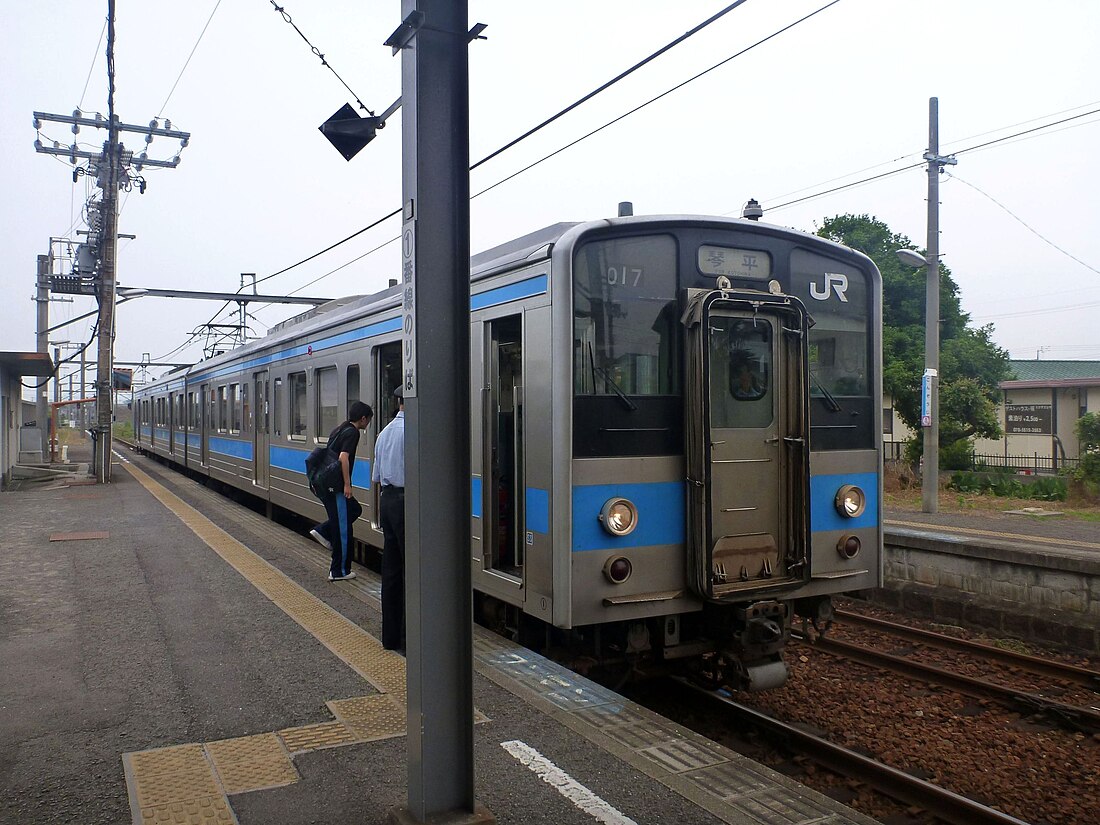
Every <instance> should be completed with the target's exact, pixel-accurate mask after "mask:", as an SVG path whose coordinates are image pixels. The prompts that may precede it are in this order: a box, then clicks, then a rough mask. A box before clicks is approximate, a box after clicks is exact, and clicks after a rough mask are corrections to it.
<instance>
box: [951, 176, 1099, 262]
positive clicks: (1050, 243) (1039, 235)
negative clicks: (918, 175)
mask: <svg viewBox="0 0 1100 825" xmlns="http://www.w3.org/2000/svg"><path fill="white" fill-rule="evenodd" d="M947 176H948V177H949V178H953V179H955V180H957V181H958V182H959V183H962V184H965V185H966V186H969V187H970V188H971V189H973V190H974V191H975V192H977V193H978V194H980V195H984V196H985V197H986V198H988V199H989V200H991V201H993V203H995V204H996V205H997V206H999V207H1000V208H1001V209H1003V210H1004V211H1005V212H1007V213H1008V214H1009V215H1011V216H1012V217H1013V218H1014V219H1015V220H1016V221H1017V222H1018V223H1019V224H1020V225H1021V226H1023V227H1024V228H1025V229H1026V230H1027V231H1028V232H1030V233H1031V234H1033V235H1034V236H1035V237H1037V238H1038V239H1039V240H1041V241H1042V242H1043V243H1045V244H1047V245H1048V246H1052V247H1054V248H1055V249H1057V250H1058V251H1059V252H1061V253H1062V254H1063V255H1065V256H1066V257H1067V258H1071V259H1072V260H1074V261H1077V263H1079V264H1081V266H1083V267H1085V269H1091V270H1092V271H1093V272H1095V273H1096V274H1097V275H1100V269H1097V268H1096V267H1094V266H1092V265H1091V264H1087V263H1085V262H1084V261H1082V260H1081V259H1080V258H1078V257H1077V256H1076V255H1072V254H1070V253H1069V252H1067V251H1066V250H1064V249H1062V247H1060V246H1058V244H1056V243H1054V241H1052V240H1050V238H1048V237H1046V236H1045V235H1043V234H1042V233H1041V232H1039V231H1038V230H1037V229H1035V227H1033V226H1031V225H1029V224H1028V223H1027V222H1026V221H1025V220H1024V219H1023V218H1021V217H1020V216H1019V215H1017V214H1016V213H1015V212H1013V211H1012V210H1011V209H1009V208H1008V207H1007V206H1005V205H1004V204H1003V203H1001V202H1000V201H999V200H997V199H996V198H995V197H993V196H992V195H990V194H989V193H988V192H986V191H984V190H982V189H979V188H978V187H977V186H975V185H974V184H972V183H970V182H969V181H965V180H963V179H962V178H960V177H959V176H958V175H954V174H952V173H951V172H947Z"/></svg>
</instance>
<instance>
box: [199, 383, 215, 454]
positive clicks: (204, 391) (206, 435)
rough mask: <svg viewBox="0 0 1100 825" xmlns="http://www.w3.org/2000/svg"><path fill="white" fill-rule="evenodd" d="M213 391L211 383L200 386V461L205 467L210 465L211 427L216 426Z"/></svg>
mask: <svg viewBox="0 0 1100 825" xmlns="http://www.w3.org/2000/svg"><path fill="white" fill-rule="evenodd" d="M212 392H213V390H211V389H210V385H209V384H203V385H202V386H200V387H199V432H200V433H201V436H200V439H199V442H200V443H199V463H201V464H202V466H203V467H207V466H209V465H210V428H211V427H213V426H214V417H213V416H212V415H211V410H212V409H213V406H214V399H213V396H212V395H211V393H212Z"/></svg>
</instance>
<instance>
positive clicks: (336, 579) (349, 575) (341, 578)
mask: <svg viewBox="0 0 1100 825" xmlns="http://www.w3.org/2000/svg"><path fill="white" fill-rule="evenodd" d="M354 578H355V571H354V570H352V571H350V572H348V573H345V574H344V575H342V576H334V575H332V574H331V573H329V574H328V580H329V581H330V582H343V581H347V580H348V579H354Z"/></svg>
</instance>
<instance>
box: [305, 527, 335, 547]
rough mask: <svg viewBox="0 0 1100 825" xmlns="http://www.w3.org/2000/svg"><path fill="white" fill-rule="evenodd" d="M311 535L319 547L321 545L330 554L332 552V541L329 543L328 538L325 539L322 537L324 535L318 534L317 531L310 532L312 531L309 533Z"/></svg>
mask: <svg viewBox="0 0 1100 825" xmlns="http://www.w3.org/2000/svg"><path fill="white" fill-rule="evenodd" d="M309 534H310V535H311V536H313V540H314V541H315V542H317V543H318V544H319V545H321V546H322V547H324V548H325V549H326V550H328V551H329V552H332V542H330V541H329V540H328V539H326V538H325V537H324V536H322V535H321V534H320V533H318V532H317V531H316V530H310V531H309Z"/></svg>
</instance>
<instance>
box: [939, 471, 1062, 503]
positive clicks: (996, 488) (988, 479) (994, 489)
mask: <svg viewBox="0 0 1100 825" xmlns="http://www.w3.org/2000/svg"><path fill="white" fill-rule="evenodd" d="M947 486H948V488H949V489H952V490H956V491H958V492H960V493H979V494H985V493H989V494H992V495H995V496H1000V497H1003V498H1028V499H1035V500H1038V501H1065V500H1066V494H1067V490H1066V482H1065V481H1063V480H1062V479H1060V478H1038V479H1036V480H1035V481H1033V482H1031V483H1028V484H1025V483H1024V482H1022V481H1020V480H1019V479H1017V478H1016V477H1014V476H1006V475H1004V474H1001V473H996V474H989V475H986V474H982V473H970V472H957V473H954V474H953V475H952V476H951V481H950V482H949V483H948V485H947Z"/></svg>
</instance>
